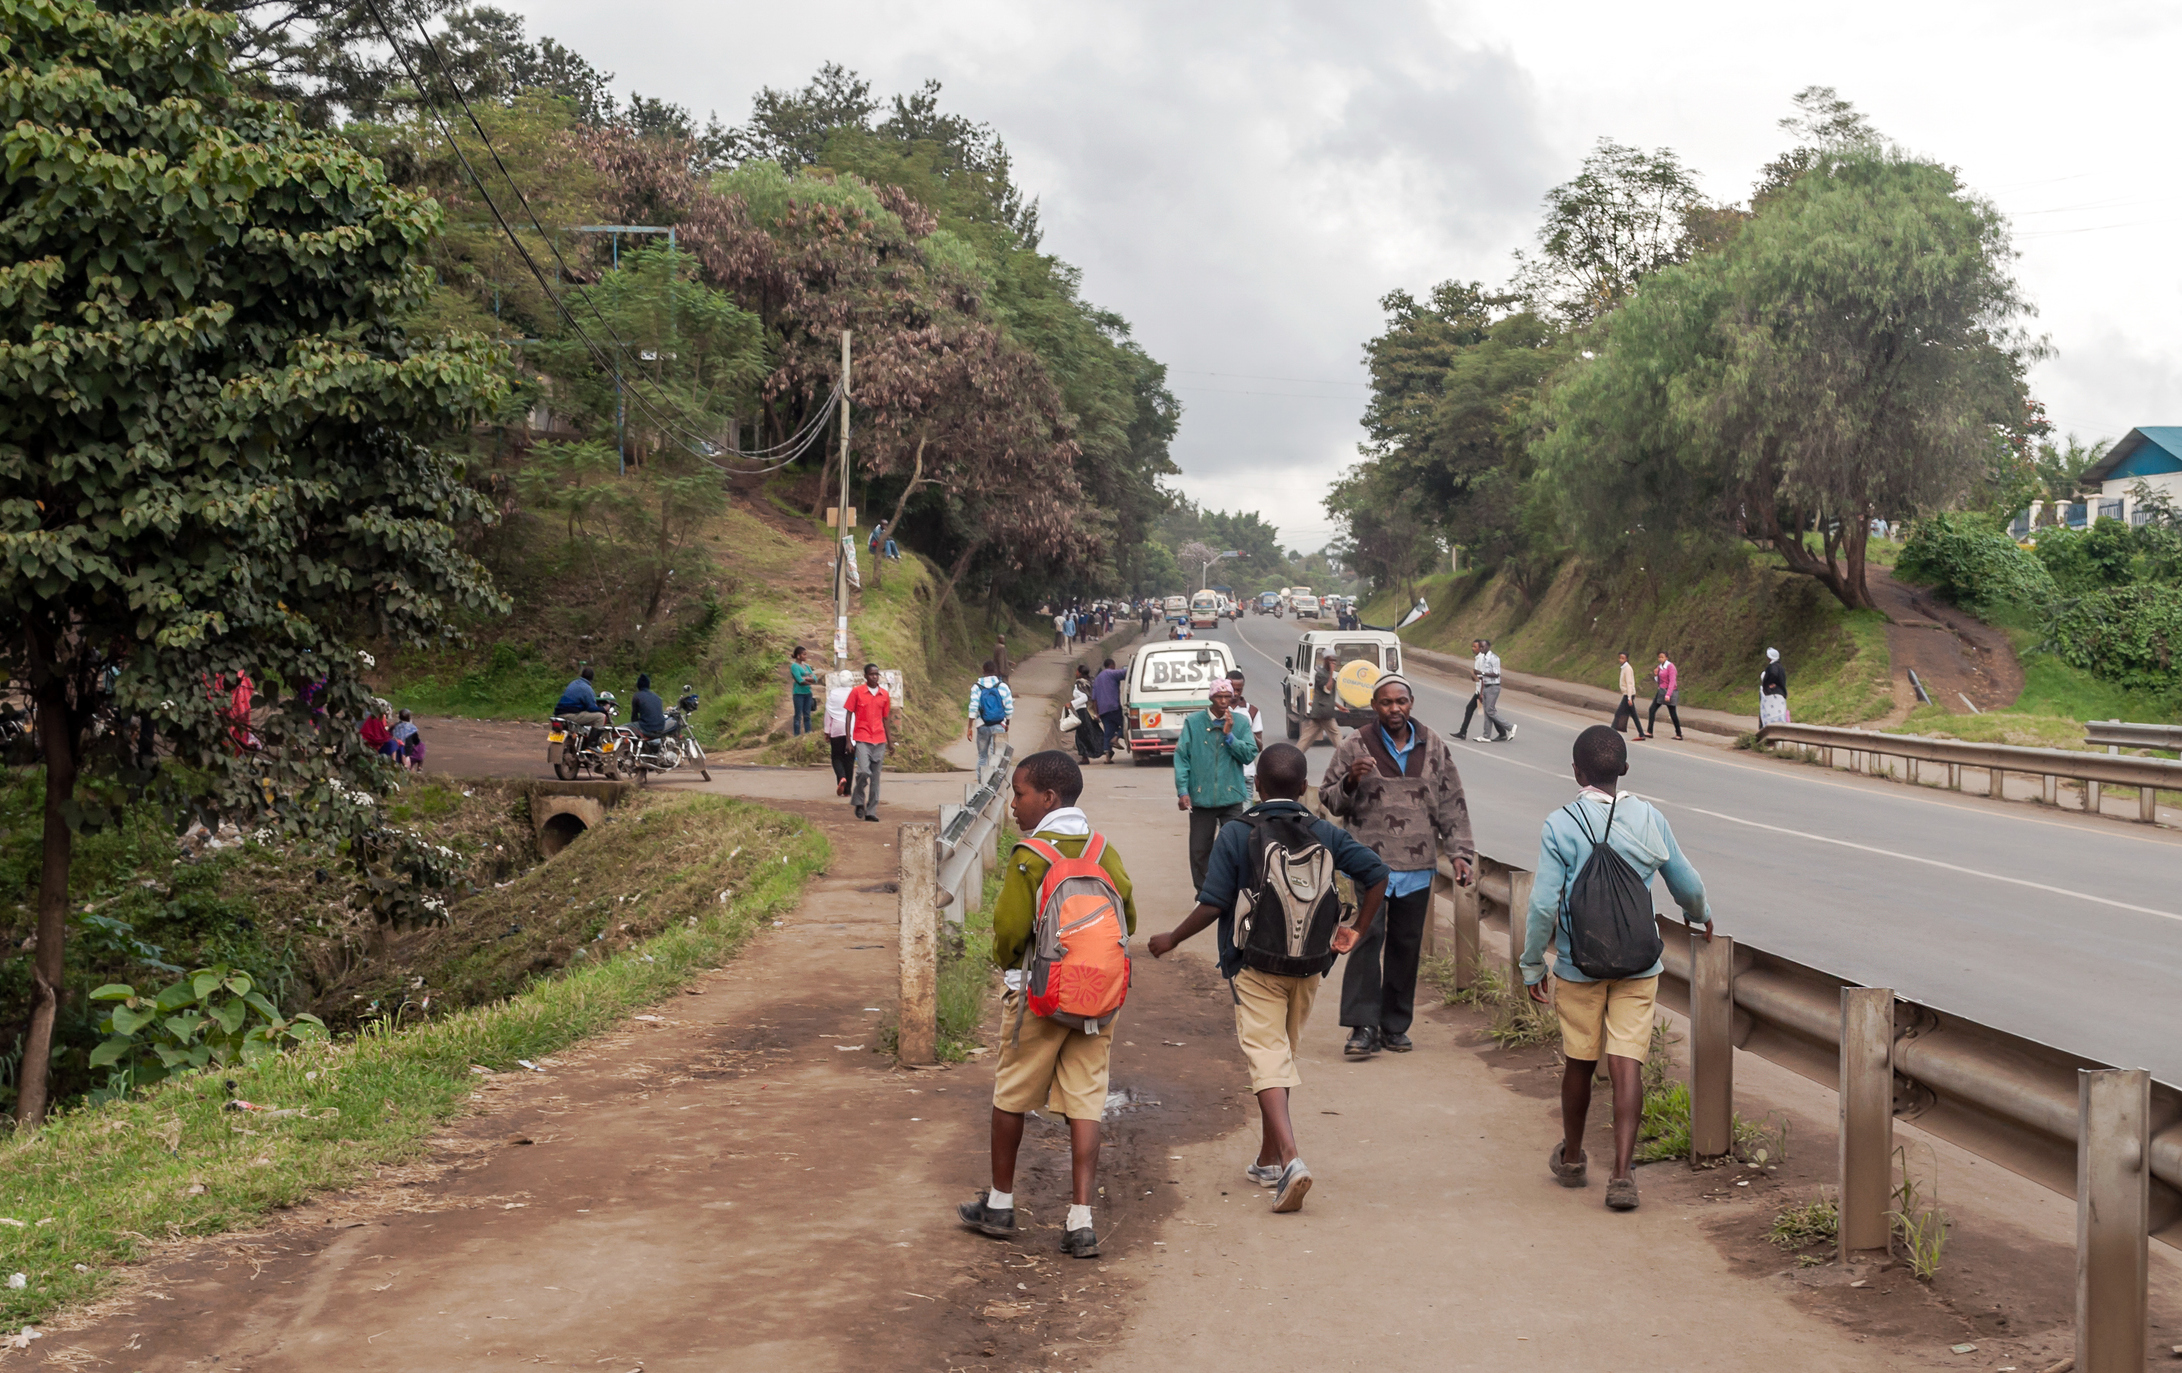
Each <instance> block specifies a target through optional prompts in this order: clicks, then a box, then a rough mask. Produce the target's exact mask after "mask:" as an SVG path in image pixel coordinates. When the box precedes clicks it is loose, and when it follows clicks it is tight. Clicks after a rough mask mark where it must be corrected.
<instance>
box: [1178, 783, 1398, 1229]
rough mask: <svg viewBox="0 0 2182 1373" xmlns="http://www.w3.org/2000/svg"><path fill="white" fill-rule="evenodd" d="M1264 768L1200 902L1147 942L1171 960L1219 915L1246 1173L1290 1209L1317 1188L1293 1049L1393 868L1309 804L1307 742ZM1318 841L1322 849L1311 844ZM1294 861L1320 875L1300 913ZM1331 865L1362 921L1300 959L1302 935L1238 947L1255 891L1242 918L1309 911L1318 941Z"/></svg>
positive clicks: (1223, 839)
mask: <svg viewBox="0 0 2182 1373" xmlns="http://www.w3.org/2000/svg"><path fill="white" fill-rule="evenodd" d="M1257 768H1258V783H1257V785H1258V796H1259V797H1260V798H1261V799H1260V800H1259V802H1258V804H1257V805H1255V806H1252V807H1251V808H1250V809H1249V810H1247V811H1245V812H1244V813H1243V815H1242V818H1241V819H1239V820H1232V821H1229V822H1228V823H1227V824H1225V825H1222V826H1221V827H1220V833H1219V836H1218V837H1217V838H1216V839H1214V840H1213V844H1212V859H1211V862H1210V863H1209V864H1208V865H1207V867H1206V869H1205V880H1204V883H1203V884H1202V885H1201V886H1200V887H1199V888H1198V891H1197V906H1196V908H1195V909H1193V910H1192V911H1191V912H1190V913H1189V914H1188V915H1187V916H1186V917H1184V918H1183V920H1182V923H1181V924H1179V925H1177V926H1175V927H1174V928H1173V929H1172V930H1169V931H1168V932H1167V933H1165V934H1155V935H1153V936H1152V937H1151V942H1150V945H1149V947H1150V949H1151V952H1152V957H1154V958H1164V957H1166V956H1167V955H1168V954H1169V953H1171V952H1173V951H1174V949H1175V947H1176V946H1177V945H1179V944H1181V943H1183V942H1184V941H1185V940H1187V939H1189V938H1190V937H1191V936H1193V935H1195V934H1196V933H1197V932H1198V931H1200V930H1202V929H1203V928H1204V927H1205V926H1206V925H1208V924H1211V923H1213V922H1214V921H1217V922H1219V931H1218V940H1219V953H1220V976H1222V977H1224V978H1226V979H1227V980H1228V993H1229V996H1230V998H1231V999H1232V1000H1233V1001H1234V1003H1235V1038H1236V1039H1237V1040H1238V1041H1240V1042H1241V1044H1242V1051H1243V1059H1244V1061H1245V1062H1247V1063H1248V1064H1249V1067H1250V1090H1251V1092H1252V1094H1253V1095H1255V1096H1256V1097H1257V1099H1258V1120H1259V1135H1258V1158H1257V1162H1255V1163H1253V1164H1251V1165H1250V1167H1249V1168H1247V1169H1245V1170H1244V1172H1245V1175H1246V1176H1247V1177H1248V1178H1249V1179H1250V1180H1251V1181H1252V1182H1254V1183H1256V1184H1258V1185H1259V1186H1260V1187H1270V1188H1273V1189H1274V1192H1273V1210H1274V1211H1276V1212H1282V1213H1285V1212H1292V1211H1296V1210H1299V1209H1301V1208H1302V1205H1303V1194H1304V1193H1306V1192H1308V1191H1310V1190H1311V1170H1310V1168H1309V1166H1308V1165H1306V1164H1305V1163H1304V1162H1303V1159H1302V1157H1301V1155H1300V1153H1299V1152H1298V1150H1297V1147H1296V1131H1295V1123H1294V1120H1293V1119H1292V1117H1291V1115H1290V1112H1289V1106H1288V1094H1289V1093H1290V1092H1292V1091H1294V1090H1295V1089H1296V1088H1298V1087H1301V1086H1302V1085H1303V1077H1302V1075H1301V1074H1300V1073H1299V1072H1297V1070H1296V1047H1297V1045H1298V1043H1299V1042H1300V1041H1301V1040H1302V1038H1303V1027H1304V1026H1305V1025H1307V1024H1308V1023H1309V1022H1310V1018H1311V1003H1312V1002H1313V1001H1314V1000H1316V999H1317V997H1318V987H1319V983H1320V982H1321V981H1323V980H1324V979H1325V978H1326V977H1327V975H1328V974H1330V973H1331V972H1332V971H1333V963H1334V958H1335V957H1336V956H1337V955H1340V954H1344V953H1348V952H1350V951H1351V950H1353V949H1354V948H1355V947H1356V944H1357V941H1358V940H1359V939H1360V938H1361V937H1362V936H1363V934H1364V933H1366V932H1368V931H1369V930H1370V929H1371V928H1372V924H1373V919H1374V917H1376V916H1377V915H1378V913H1379V906H1380V903H1381V902H1382V901H1383V900H1384V899H1385V897H1386V883H1387V866H1386V864H1385V863H1383V862H1381V861H1380V859H1379V855H1377V854H1375V853H1373V852H1372V851H1371V850H1370V849H1368V848H1366V847H1365V846H1364V845H1362V844H1359V843H1357V842H1356V840H1355V839H1353V838H1351V837H1350V836H1349V834H1348V832H1347V831H1346V830H1344V829H1342V828H1341V827H1340V826H1338V825H1335V824H1332V823H1330V822H1328V821H1325V820H1321V819H1318V818H1317V817H1315V816H1313V815H1312V814H1311V813H1310V811H1308V810H1307V809H1305V808H1304V805H1303V794H1304V792H1306V791H1308V790H1309V789H1310V763H1309V762H1308V761H1306V760H1305V758H1304V756H1303V750H1302V749H1299V748H1297V747H1296V746H1295V745H1294V744H1274V745H1273V746H1272V747H1271V748H1269V749H1267V750H1266V751H1265V752H1264V753H1263V754H1262V755H1260V756H1259V758H1258V760H1257ZM1314 847H1315V849H1317V850H1318V852H1317V853H1314V852H1312V850H1313V848H1314ZM1276 849H1277V850H1278V851H1277V852H1276ZM1321 854H1323V856H1324V861H1320V855H1321ZM1291 864H1300V865H1302V866H1304V867H1306V868H1307V869H1309V870H1310V871H1311V872H1312V873H1313V875H1314V877H1315V878H1316V879H1317V880H1315V881H1313V882H1312V883H1311V884H1310V885H1311V892H1312V894H1313V897H1314V898H1315V899H1314V900H1313V901H1312V904H1311V905H1309V906H1308V907H1307V908H1305V909H1304V910H1301V911H1292V910H1291V909H1290V906H1291V904H1292V903H1293V902H1294V898H1295V896H1296V893H1295V891H1294V884H1291V883H1286V882H1283V881H1281V878H1282V877H1283V876H1285V875H1286V873H1287V872H1289V871H1291V870H1292V869H1291V867H1290V865H1291ZM1335 872H1340V873H1345V874H1346V875H1347V876H1348V879H1349V880H1350V881H1351V882H1352V883H1354V884H1355V886H1356V890H1357V892H1358V893H1359V896H1358V904H1357V909H1356V913H1355V923H1354V924H1353V925H1351V924H1346V923H1344V924H1340V925H1338V926H1337V927H1336V928H1334V929H1333V930H1332V931H1331V934H1330V937H1329V938H1328V941H1327V947H1326V951H1325V952H1324V953H1323V954H1315V956H1312V957H1311V962H1310V963H1304V958H1305V957H1306V956H1309V955H1312V954H1313V953H1314V949H1315V946H1312V947H1311V948H1303V947H1298V943H1299V941H1296V940H1293V939H1291V940H1289V941H1288V944H1289V947H1290V949H1291V951H1292V956H1291V957H1286V958H1283V957H1279V956H1274V957H1267V956H1266V955H1265V953H1264V951H1263V950H1262V948H1260V949H1253V950H1250V951H1245V950H1243V949H1241V948H1238V947H1237V946H1236V940H1235V920H1236V904H1237V902H1238V901H1239V900H1241V899H1242V898H1243V897H1244V896H1245V895H1247V896H1248V897H1249V899H1250V904H1249V905H1248V907H1246V908H1245V909H1244V911H1243V916H1244V918H1245V919H1246V920H1252V921H1257V920H1271V919H1279V920H1282V921H1283V923H1284V924H1285V923H1286V920H1287V918H1288V917H1291V916H1301V917H1303V919H1302V922H1301V923H1302V925H1303V930H1304V935H1303V938H1304V941H1309V940H1313V939H1315V937H1316V936H1317V934H1318V931H1319V929H1320V927H1321V924H1322V922H1325V923H1331V922H1330V921H1328V920H1327V917H1328V916H1329V915H1331V916H1333V917H1335V918H1338V915H1339V907H1340V895H1339V893H1338V892H1337V891H1335V890H1334V884H1333V874H1334V873H1335ZM1328 900H1330V901H1331V902H1332V903H1333V907H1334V910H1333V911H1331V912H1327V911H1324V910H1323V909H1322V903H1323V902H1325V901H1328ZM1253 942H1255V941H1253ZM1312 964H1316V966H1312ZM1299 965H1300V966H1299Z"/></svg>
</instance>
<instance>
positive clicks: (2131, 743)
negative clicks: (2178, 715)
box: [2084, 720, 2182, 753]
mask: <svg viewBox="0 0 2182 1373" xmlns="http://www.w3.org/2000/svg"><path fill="white" fill-rule="evenodd" d="M2084 742H2085V743H2087V744H2089V745H2091V746H2092V747H2093V748H2104V749H2107V750H2108V751H2112V750H2114V749H2117V748H2163V749H2170V750H2173V751H2175V752H2178V753H2182V725H2139V724H2133V723H2131V722H2130V721H2127V720H2091V721H2087V722H2086V723H2085V724H2084Z"/></svg>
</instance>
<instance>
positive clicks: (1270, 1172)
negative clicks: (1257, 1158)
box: [1243, 1163, 1280, 1187]
mask: <svg viewBox="0 0 2182 1373" xmlns="http://www.w3.org/2000/svg"><path fill="white" fill-rule="evenodd" d="M1243 1176H1244V1177H1246V1178H1249V1179H1250V1180H1251V1181H1252V1182H1254V1183H1256V1184H1258V1186H1260V1187H1277V1186H1279V1185H1280V1165H1279V1164H1277V1163H1253V1164H1251V1165H1250V1166H1249V1167H1248V1168H1245V1169H1243Z"/></svg>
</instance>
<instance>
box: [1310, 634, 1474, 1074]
mask: <svg viewBox="0 0 2182 1373" xmlns="http://www.w3.org/2000/svg"><path fill="white" fill-rule="evenodd" d="M1413 703H1414V701H1413V696H1412V693H1411V691H1410V689H1409V683H1408V682H1407V681H1405V680H1403V678H1402V677H1401V675H1400V674H1399V673H1393V672H1390V673H1387V674H1386V675H1385V676H1383V677H1381V678H1380V679H1379V681H1378V683H1377V685H1375V686H1374V687H1373V688H1372V692H1371V710H1372V714H1373V715H1374V716H1376V717H1377V718H1376V719H1375V720H1374V721H1373V722H1372V723H1370V724H1368V725H1364V726H1361V727H1360V728H1358V729H1356V730H1355V731H1354V732H1352V733H1351V734H1350V735H1349V737H1348V739H1347V740H1346V741H1344V742H1343V743H1341V744H1340V745H1339V746H1338V747H1336V748H1335V749H1334V751H1333V762H1332V763H1331V764H1330V765H1328V767H1327V768H1326V776H1325V780H1323V781H1322V782H1320V783H1319V787H1318V799H1319V801H1320V802H1321V803H1322V804H1323V805H1324V806H1325V807H1326V809H1327V810H1329V811H1331V812H1332V813H1333V814H1334V815H1335V816H1337V817H1339V819H1340V820H1341V821H1342V823H1343V824H1345V825H1346V826H1347V828H1348V831H1349V833H1350V834H1352V835H1354V836H1355V837H1356V840H1357V842H1359V843H1361V844H1363V845H1365V846H1366V847H1367V848H1369V849H1371V850H1372V851H1373V852H1374V853H1377V854H1378V855H1379V857H1380V859H1381V860H1382V861H1384V862H1385V863H1386V865H1387V867H1388V868H1390V869H1391V870H1392V875H1391V876H1390V877H1389V878H1388V879H1387V888H1386V906H1385V916H1384V918H1383V919H1380V920H1378V921H1376V922H1374V924H1373V925H1372V927H1371V929H1369V930H1368V931H1366V932H1365V934H1364V937H1363V938H1362V939H1360V940H1358V941H1357V944H1356V947H1355V948H1354V949H1352V950H1351V951H1350V952H1349V956H1348V960H1349V961H1348V967H1347V968H1346V969H1344V970H1343V972H1342V974H1341V1023H1342V1024H1343V1025H1346V1026H1348V1027H1349V1030H1350V1034H1349V1039H1348V1043H1347V1044H1345V1045H1343V1046H1342V1052H1343V1053H1345V1054H1347V1055H1348V1056H1350V1057H1351V1058H1369V1057H1371V1056H1372V1055H1373V1054H1375V1053H1377V1052H1378V1051H1379V1050H1380V1049H1382V1048H1384V1049H1391V1050H1393V1051H1394V1052H1395V1053H1407V1052H1409V1050H1410V1049H1411V1048H1412V1047H1413V1046H1412V1045H1411V1043H1410V1039H1409V1026H1410V1022H1411V1021H1412V1020H1414V1019H1415V1018H1416V1003H1417V961H1418V955H1419V953H1420V952H1421V951H1422V949H1423V947H1424V925H1425V921H1426V920H1427V919H1428V918H1430V914H1431V909H1432V877H1433V874H1434V872H1435V870H1436V869H1437V866H1438V862H1439V854H1440V852H1441V851H1442V850H1444V851H1445V852H1446V854H1447V857H1448V861H1449V864H1450V866H1452V867H1453V868H1454V871H1455V880H1456V881H1457V882H1460V883H1462V884H1463V885H1464V886H1468V885H1469V883H1470V871H1471V868H1472V866H1473V865H1474V864H1475V862H1476V859H1477V846H1476V845H1475V844H1474V843H1473V842H1472V841H1471V839H1470V807H1469V803H1468V802H1467V801H1466V800H1464V799H1463V795H1462V775H1461V774H1460V773H1458V772H1457V771H1455V760H1454V755H1453V754H1451V753H1449V752H1448V749H1447V743H1446V741H1445V740H1443V739H1441V738H1440V737H1439V736H1438V735H1437V734H1434V733H1433V732H1432V731H1431V730H1429V729H1426V728H1425V727H1424V726H1423V725H1421V724H1419V723H1417V722H1416V721H1415V720H1412V719H1410V718H1409V711H1410V707H1411V705H1412V704H1413Z"/></svg>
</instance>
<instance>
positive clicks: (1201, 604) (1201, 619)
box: [1189, 591, 1221, 629]
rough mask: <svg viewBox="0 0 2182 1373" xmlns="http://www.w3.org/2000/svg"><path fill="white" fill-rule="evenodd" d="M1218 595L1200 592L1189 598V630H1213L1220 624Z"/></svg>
mask: <svg viewBox="0 0 2182 1373" xmlns="http://www.w3.org/2000/svg"><path fill="white" fill-rule="evenodd" d="M1220 614H1221V610H1220V593H1219V592H1217V591H1200V592H1198V593H1197V594H1196V595H1194V596H1192V597H1190V598H1189V623H1190V628H1191V629H1213V628H1217V627H1218V625H1219V623H1220Z"/></svg>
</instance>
